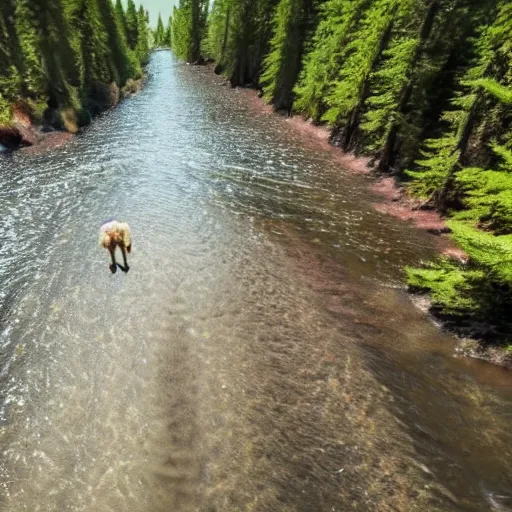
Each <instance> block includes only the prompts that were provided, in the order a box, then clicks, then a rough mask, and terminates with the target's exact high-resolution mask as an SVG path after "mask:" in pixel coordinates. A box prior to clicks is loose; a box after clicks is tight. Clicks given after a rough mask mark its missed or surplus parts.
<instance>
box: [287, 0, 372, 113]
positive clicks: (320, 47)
mask: <svg viewBox="0 0 512 512" xmlns="http://www.w3.org/2000/svg"><path fill="white" fill-rule="evenodd" d="M367 3H368V2H367V0H326V2H325V3H324V4H322V5H321V6H320V9H319V11H320V13H319V17H320V21H319V24H318V26H317V28H316V30H315V33H314V36H313V40H312V42H311V45H310V48H309V51H308V52H307V53H306V55H305V58H304V61H303V68H302V72H301V73H300V76H299V80H298V83H297V85H296V87H295V93H296V95H297V98H296V100H295V103H294V109H295V110H297V111H299V112H302V113H303V114H304V115H306V116H308V117H311V118H312V119H313V120H314V121H316V122H318V121H320V119H321V118H322V116H323V114H324V113H325V111H326V110H327V103H326V96H327V92H328V90H329V88H330V87H331V85H332V82H333V81H334V79H335V76H336V73H337V71H338V69H339V67H340V66H341V63H342V62H343V58H344V56H345V53H346V51H347V41H348V40H349V34H352V33H354V31H355V29H356V27H357V26H358V24H359V20H360V18H361V16H362V13H363V10H364V7H365V6H366V4H367Z"/></svg>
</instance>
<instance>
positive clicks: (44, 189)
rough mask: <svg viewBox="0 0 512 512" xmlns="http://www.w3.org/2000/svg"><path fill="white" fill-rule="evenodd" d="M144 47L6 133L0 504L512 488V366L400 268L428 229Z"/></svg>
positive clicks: (471, 494)
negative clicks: (433, 315)
mask: <svg viewBox="0 0 512 512" xmlns="http://www.w3.org/2000/svg"><path fill="white" fill-rule="evenodd" d="M149 71H150V78H149V82H148V85H147V87H146V88H145V89H144V90H143V91H142V92H141V93H140V94H139V95H137V96H136V97H133V98H131V99H129V100H127V101H125V102H124V103H123V104H122V105H120V106H119V107H118V108H116V109H114V110H113V111H111V112H108V113H107V114H105V115H104V116H102V117H101V118H100V119H98V120H97V121H96V122H95V123H94V124H93V125H92V126H90V127H89V128H88V129H87V130H86V132H85V133H84V134H83V135H80V136H79V137H77V138H75V139H74V140H73V141H71V142H70V143H68V144H67V145H65V146H63V147H61V148H59V149H56V150H54V151H53V152H47V153H41V154H37V152H32V153H31V152H23V151H22V152H17V153H13V154H10V155H7V156H6V155H3V156H1V157H0V177H1V184H2V186H1V188H0V351H1V352H0V357H1V359H0V365H1V366H0V454H1V458H0V509H1V510H3V511H9V512H10V511H21V510H29V511H31V512H36V511H41V512H43V511H44V512H47V511H59V512H60V511H68V510H69V511H71V510H72V511H94V512H102V511H130V512H132V511H133V512H139V511H140V512H142V511H148V512H158V511H166V512H167V511H173V512H180V511H204V512H214V511H217V512H220V511H229V512H232V511H261V512H263V511H265V512H267V511H279V512H281V511H282V512H292V511H304V512H305V511H308V512H309V511H326V512H327V511H328V512H333V511H346V510H368V511H387V510H400V511H414V510H418V511H422V512H423V511H430V510H443V511H447V510H450V511H451V510H453V511H481V510H482V511H483V510H496V511H502V510H512V456H511V455H512V454H511V451H512V428H511V421H512V386H511V384H512V379H511V377H510V374H508V373H506V372H505V371H502V370H501V369H499V368H494V367H491V366H488V365H485V364H483V363H478V362H475V361H469V360H463V359H455V358H453V357H452V351H453V346H454V339H453V338H451V337H449V336H447V335H445V334H443V333H442V332H441V331H440V330H439V329H438V328H437V327H436V326H435V325H433V324H432V323H431V322H430V321H429V319H428V318H426V317H425V316H424V315H423V314H422V313H421V312H419V311H418V310H417V309H416V308H415V307H414V306H413V304H412V302H411V300H410V298H409V297H408V296H407V294H406V293H405V292H404V290H403V287H402V281H401V268H402V266H403V265H404V264H414V263H418V262H419V261H420V260H421V259H424V258H428V257H430V256H431V255H432V254H433V252H434V249H433V248H434V243H435V242H434V238H433V237H431V236H430V235H427V234H424V233H421V232H419V231H417V230H415V229H413V228H412V227H410V226H408V225H406V224H404V223H401V222H399V221H396V220H394V219H391V218H388V217H386V216H384V215H382V214H379V213H377V212H376V211H375V210H374V209H373V208H372V206H371V203H372V202H374V201H376V200H377V199H376V198H374V197H371V196H370V194H369V193H368V192H367V189H366V187H365V184H366V180H368V178H366V177H364V176H354V175H352V174H350V173H348V172H346V171H345V170H344V169H343V168H340V165H339V163H337V162H336V160H335V159H334V157H333V155H332V153H329V152H324V151H320V150H318V148H316V147H315V145H314V144H312V143H310V141H308V140H307V138H305V137H304V136H303V135H300V134H298V133H297V132H296V131H294V130H293V129H292V128H291V127H290V125H289V124H288V123H287V122H286V121H285V120H284V119H281V118H279V117H277V116H274V115H270V114H268V113H265V112H258V111H254V109H253V107H251V103H250V101H249V100H250V95H248V93H247V91H239V90H232V89H230V88H228V87H225V86H223V85H222V80H220V79H219V78H218V77H215V76H214V75H213V74H212V73H211V71H210V70H208V69H206V68H194V67H189V66H186V65H183V64H179V63H178V62H177V61H176V60H175V59H174V58H173V57H172V56H171V54H170V53H168V52H158V53H156V54H155V55H154V56H153V58H152V61H151V64H150V69H149ZM113 216H117V217H120V218H122V219H124V220H126V221H128V222H129V223H130V225H131V227H132V231H133V237H134V246H133V254H132V257H131V259H130V264H131V270H130V272H129V273H128V274H123V273H121V272H118V273H117V274H115V275H112V274H110V272H109V269H108V264H109V260H108V254H107V253H106V252H104V251H101V250H100V249H99V247H98V246H97V232H98V228H99V225H100V224H101V223H102V222H103V221H105V220H106V219H108V218H111V217H113Z"/></svg>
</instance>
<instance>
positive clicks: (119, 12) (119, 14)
mask: <svg viewBox="0 0 512 512" xmlns="http://www.w3.org/2000/svg"><path fill="white" fill-rule="evenodd" d="M115 13H116V19H117V22H118V24H119V25H120V27H121V28H122V32H123V36H124V37H125V38H128V26H127V24H126V14H125V12H124V8H123V2H122V1H121V0H116V7H115Z"/></svg>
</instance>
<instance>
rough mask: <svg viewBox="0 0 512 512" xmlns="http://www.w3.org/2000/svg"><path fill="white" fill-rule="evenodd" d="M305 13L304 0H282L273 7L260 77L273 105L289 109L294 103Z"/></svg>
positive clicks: (304, 35)
mask: <svg viewBox="0 0 512 512" xmlns="http://www.w3.org/2000/svg"><path fill="white" fill-rule="evenodd" d="M307 15H308V4H307V3H306V2H304V0H281V1H280V2H279V4H278V6H277V9H276V14H275V16H274V31H273V36H272V39H271V40H270V52H269V53H268V55H267V56H266V58H265V60H264V63H263V72H262V74H261V77H260V82H261V84H262V85H263V92H264V98H265V100H267V101H268V102H269V103H273V104H274V106H275V108H276V109H286V110H291V107H292V104H293V95H292V90H293V87H294V85H295V81H296V80H297V76H298V74H299V71H300V60H301V55H302V46H303V43H304V39H305V37H306V27H307V25H306V19H307Z"/></svg>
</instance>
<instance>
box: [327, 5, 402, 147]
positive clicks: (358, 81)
mask: <svg viewBox="0 0 512 512" xmlns="http://www.w3.org/2000/svg"><path fill="white" fill-rule="evenodd" d="M397 8H398V2H397V0H375V2H373V3H372V4H371V5H370V6H369V7H368V9H366V11H365V12H364V15H363V19H362V21H361V23H360V25H359V27H358V30H357V33H355V34H353V35H352V37H351V40H350V42H349V43H348V44H347V47H346V50H345V58H344V60H343V63H342V65H341V66H340V68H339V69H338V70H337V72H336V77H335V81H334V83H333V84H332V85H331V87H330V88H329V90H328V94H327V103H328V109H327V111H326V112H325V114H324V115H323V117H322V119H323V120H324V121H327V122H328V123H329V124H330V125H331V126H333V127H334V128H335V129H336V131H337V132H339V139H340V144H341V146H342V147H343V148H348V147H349V145H350V142H351V137H352V135H353V132H354V130H355V128H356V127H357V121H358V116H359V115H360V113H361V112H360V110H361V107H362V105H363V102H364V101H365V99H366V97H367V95H368V83H369V77H370V74H371V73H372V72H373V71H374V70H375V68H376V66H377V64H378V62H379V59H380V57H381V55H382V52H383V50H384V49H385V48H386V46H387V43H388V39H389V36H390V33H391V29H392V24H393V21H394V18H395V16H396V12H397Z"/></svg>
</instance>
